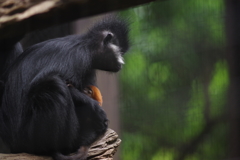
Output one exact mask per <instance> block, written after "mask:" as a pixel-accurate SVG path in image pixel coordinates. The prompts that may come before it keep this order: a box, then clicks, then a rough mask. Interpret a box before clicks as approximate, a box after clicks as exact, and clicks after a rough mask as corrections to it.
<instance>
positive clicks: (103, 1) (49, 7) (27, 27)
mask: <svg viewBox="0 0 240 160" xmlns="http://www.w3.org/2000/svg"><path fill="white" fill-rule="evenodd" d="M152 1H154V0H0V40H4V39H5V38H9V37H13V36H21V35H23V34H25V33H27V32H29V31H32V30H35V29H39V28H44V27H49V26H52V25H56V24H60V23H65V22H69V21H73V20H76V19H78V18H82V17H86V16H92V15H95V14H100V13H104V12H110V11H115V10H120V9H124V8H128V7H133V6H136V5H140V4H144V3H148V2H152Z"/></svg>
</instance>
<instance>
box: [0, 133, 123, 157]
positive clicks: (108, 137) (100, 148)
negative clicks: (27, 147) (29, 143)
mask: <svg viewBox="0 0 240 160" xmlns="http://www.w3.org/2000/svg"><path fill="white" fill-rule="evenodd" d="M120 143H121V140H120V139H119V138H118V135H117V133H116V132H115V131H113V130H112V129H108V130H107V132H106V133H105V134H104V136H103V137H101V139H99V140H98V141H96V142H95V143H94V144H93V145H92V146H91V147H90V149H89V151H88V158H87V160H113V155H114V154H115V153H116V151H117V148H118V146H119V145H120ZM0 160H52V158H51V157H46V156H36V155H31V154H27V153H20V154H0Z"/></svg>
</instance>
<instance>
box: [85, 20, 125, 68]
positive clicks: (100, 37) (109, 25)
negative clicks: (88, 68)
mask: <svg viewBox="0 0 240 160" xmlns="http://www.w3.org/2000/svg"><path fill="white" fill-rule="evenodd" d="M128 32H129V29H128V23H127V22H126V21H125V20H123V19H121V18H119V17H117V16H110V17H106V18H104V19H103V20H102V21H100V22H99V23H97V24H96V25H95V26H93V28H92V29H90V30H89V32H88V36H89V37H91V38H92V39H94V40H93V43H92V47H91V48H94V51H95V53H94V56H93V64H92V66H93V68H95V69H100V70H105V71H110V72H117V71H119V70H120V69H121V68H122V65H123V64H124V59H123V57H122V56H123V55H124V54H125V53H126V52H127V51H128V49H129V40H128ZM96 51H97V52H96Z"/></svg>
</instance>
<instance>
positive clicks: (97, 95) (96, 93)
mask: <svg viewBox="0 0 240 160" xmlns="http://www.w3.org/2000/svg"><path fill="white" fill-rule="evenodd" d="M83 92H84V93H85V94H86V95H88V96H89V97H91V98H92V99H95V100H96V101H98V102H99V105H100V106H102V103H103V100H102V94H101V92H100V90H99V89H98V88H97V87H96V86H92V85H90V86H88V87H87V88H85V89H84V90H83Z"/></svg>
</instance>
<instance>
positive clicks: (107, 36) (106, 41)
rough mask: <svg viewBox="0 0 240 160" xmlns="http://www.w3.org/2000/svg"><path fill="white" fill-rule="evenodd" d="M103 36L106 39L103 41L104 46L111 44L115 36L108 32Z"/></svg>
mask: <svg viewBox="0 0 240 160" xmlns="http://www.w3.org/2000/svg"><path fill="white" fill-rule="evenodd" d="M103 35H104V39H103V44H104V45H107V44H108V43H110V42H111V41H112V39H113V36H114V35H113V34H112V33H111V32H108V31H104V32H103Z"/></svg>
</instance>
